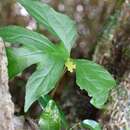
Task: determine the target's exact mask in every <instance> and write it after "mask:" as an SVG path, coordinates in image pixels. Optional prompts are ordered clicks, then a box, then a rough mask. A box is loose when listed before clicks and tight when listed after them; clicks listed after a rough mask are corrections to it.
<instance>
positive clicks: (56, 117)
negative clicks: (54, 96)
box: [39, 100, 65, 130]
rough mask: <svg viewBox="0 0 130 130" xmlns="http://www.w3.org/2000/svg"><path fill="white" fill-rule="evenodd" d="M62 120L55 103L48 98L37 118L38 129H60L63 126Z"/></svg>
mask: <svg viewBox="0 0 130 130" xmlns="http://www.w3.org/2000/svg"><path fill="white" fill-rule="evenodd" d="M63 121H64V119H63V116H62V115H61V113H60V110H59V108H58V107H57V105H56V103H55V102H54V101H53V100H50V101H49V103H48V104H47V106H46V108H45V110H44V112H43V113H42V114H41V117H40V120H39V125H40V130H62V128H63V127H64V125H63V124H62V123H63ZM64 128H65V127H64Z"/></svg>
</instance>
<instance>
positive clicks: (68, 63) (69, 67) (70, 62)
mask: <svg viewBox="0 0 130 130" xmlns="http://www.w3.org/2000/svg"><path fill="white" fill-rule="evenodd" d="M65 66H66V68H67V70H68V71H69V72H71V73H72V72H73V71H74V70H75V69H76V64H75V63H74V62H73V60H72V59H71V58H68V59H67V61H66V62H65Z"/></svg>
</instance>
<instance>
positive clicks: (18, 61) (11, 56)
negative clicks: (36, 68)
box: [6, 47, 47, 79]
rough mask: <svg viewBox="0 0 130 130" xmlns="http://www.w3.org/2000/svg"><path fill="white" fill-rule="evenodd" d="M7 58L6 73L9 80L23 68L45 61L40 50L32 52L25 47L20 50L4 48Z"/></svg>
mask: <svg viewBox="0 0 130 130" xmlns="http://www.w3.org/2000/svg"><path fill="white" fill-rule="evenodd" d="M6 52H7V57H8V72H9V78H10V79H12V78H13V77H14V76H16V75H17V74H19V73H20V72H22V71H23V70H24V69H25V68H27V67H29V66H30V65H32V64H36V63H39V62H40V61H42V60H44V61H45V60H46V58H47V57H46V56H45V55H43V52H42V51H40V50H35V51H32V50H30V49H28V48H26V47H20V48H6Z"/></svg>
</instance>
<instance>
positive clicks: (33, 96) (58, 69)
mask: <svg viewBox="0 0 130 130" xmlns="http://www.w3.org/2000/svg"><path fill="white" fill-rule="evenodd" d="M63 68H64V61H61V60H59V59H57V58H55V59H53V58H50V59H48V60H47V61H46V63H45V65H43V67H40V69H38V70H37V71H35V72H34V73H33V74H32V76H31V77H30V78H29V80H28V82H27V85H26V97H25V111H27V110H28V108H29V107H30V105H31V104H32V103H33V102H34V101H36V100H37V99H38V98H39V97H40V96H44V95H46V94H48V93H49V92H50V91H51V90H52V89H53V88H54V87H55V85H56V83H57V81H58V80H59V78H60V77H61V74H62V73H63Z"/></svg>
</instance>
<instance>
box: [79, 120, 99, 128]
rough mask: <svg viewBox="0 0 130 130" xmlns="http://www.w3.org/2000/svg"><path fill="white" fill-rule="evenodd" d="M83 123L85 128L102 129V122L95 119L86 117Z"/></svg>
mask: <svg viewBox="0 0 130 130" xmlns="http://www.w3.org/2000/svg"><path fill="white" fill-rule="evenodd" d="M81 124H82V126H83V127H84V128H89V129H90V130H101V126H100V124H99V123H98V122H96V121H94V120H87V119H86V120H84V121H82V123H81Z"/></svg>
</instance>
